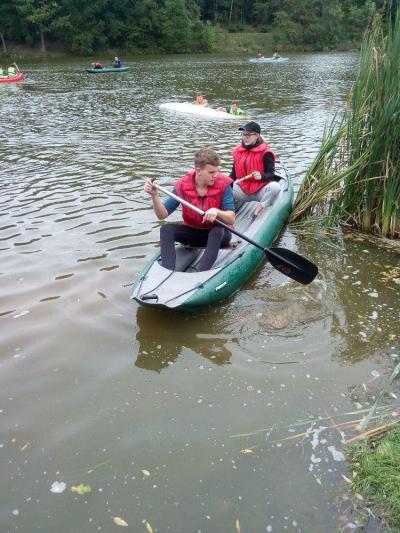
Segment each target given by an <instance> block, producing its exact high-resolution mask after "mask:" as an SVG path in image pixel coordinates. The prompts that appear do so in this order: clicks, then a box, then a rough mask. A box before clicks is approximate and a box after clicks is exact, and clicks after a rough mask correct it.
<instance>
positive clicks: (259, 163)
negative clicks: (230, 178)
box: [232, 141, 275, 194]
mask: <svg viewBox="0 0 400 533" xmlns="http://www.w3.org/2000/svg"><path fill="white" fill-rule="evenodd" d="M266 153H269V154H271V155H272V157H273V159H274V162H275V154H274V152H273V151H272V149H271V148H270V147H269V146H268V144H267V143H266V142H264V141H263V142H262V143H261V144H258V145H257V146H253V147H252V148H250V149H248V148H245V147H244V146H243V145H241V144H239V146H236V148H234V150H233V152H232V155H233V161H234V163H235V174H236V178H238V179H239V178H244V177H245V176H247V175H248V174H251V173H252V172H253V171H254V170H258V172H261V174H263V173H264V172H265V169H264V155H265V154H266ZM270 181H271V180H268V181H260V180H255V179H254V178H249V179H248V180H245V181H242V182H241V183H238V185H239V187H240V188H241V189H242V191H243V192H244V193H245V194H254V193H255V192H257V191H259V190H260V189H262V188H263V187H265V186H266V185H267V184H268V183H269V182H270Z"/></svg>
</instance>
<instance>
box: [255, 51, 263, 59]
mask: <svg viewBox="0 0 400 533" xmlns="http://www.w3.org/2000/svg"><path fill="white" fill-rule="evenodd" d="M263 57H264V54H262V53H261V52H258V54H257V55H256V58H257V59H261V58H263Z"/></svg>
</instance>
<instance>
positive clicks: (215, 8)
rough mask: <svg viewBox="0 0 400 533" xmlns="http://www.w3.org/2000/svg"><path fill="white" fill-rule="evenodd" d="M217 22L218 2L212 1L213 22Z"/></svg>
mask: <svg viewBox="0 0 400 533" xmlns="http://www.w3.org/2000/svg"><path fill="white" fill-rule="evenodd" d="M217 20H218V0H214V22H217Z"/></svg>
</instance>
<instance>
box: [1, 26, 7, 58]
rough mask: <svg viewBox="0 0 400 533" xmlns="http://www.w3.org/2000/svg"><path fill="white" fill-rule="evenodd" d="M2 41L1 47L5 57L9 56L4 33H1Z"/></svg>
mask: <svg viewBox="0 0 400 533" xmlns="http://www.w3.org/2000/svg"><path fill="white" fill-rule="evenodd" d="M0 39H1V45H2V47H3V54H4V55H7V46H6V41H5V40H4V35H3V32H2V31H0Z"/></svg>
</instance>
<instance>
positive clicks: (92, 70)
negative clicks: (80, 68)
mask: <svg viewBox="0 0 400 533" xmlns="http://www.w3.org/2000/svg"><path fill="white" fill-rule="evenodd" d="M85 70H86V72H90V74H106V73H107V72H126V71H127V70H129V67H120V68H114V67H103V68H86V69H85Z"/></svg>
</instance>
